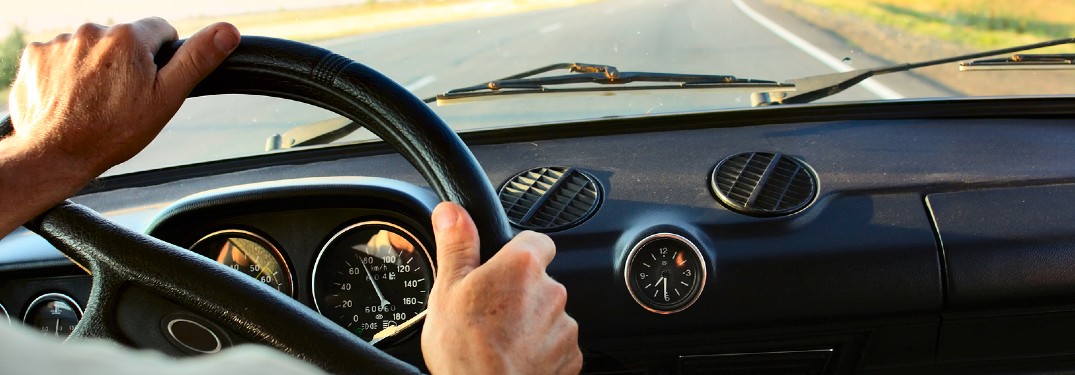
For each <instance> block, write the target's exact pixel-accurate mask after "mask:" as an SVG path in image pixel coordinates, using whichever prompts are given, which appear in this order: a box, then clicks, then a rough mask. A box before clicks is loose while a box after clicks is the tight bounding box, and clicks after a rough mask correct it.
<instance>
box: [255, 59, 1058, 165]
mask: <svg viewBox="0 0 1075 375" xmlns="http://www.w3.org/2000/svg"><path fill="white" fill-rule="evenodd" d="M1061 44H1075V38H1065V39H1056V40H1050V41H1047V42H1041V43H1034V44H1027V45H1022V46H1017V47H1009V48H1002V49H996V50H992V51H985V52H978V53H971V54H966V55H960V56H953V57H946V58H941V59H935V60H928V61H922V62H917V63H905V64H895V65H889V66H882V67H877V68H869V69H857V70H852V71H847V72H842V73H831V74H822V75H816V76H810V77H803V78H798V79H792V80H788V81H787V82H783V83H781V82H776V81H766V80H758V79H743V78H736V77H735V76H730V75H705V74H678V73H649V72H621V71H619V70H618V69H616V68H615V67H613V66H609V65H599V64H581V63H563V64H553V65H549V66H545V67H541V68H538V69H534V70H530V71H526V72H522V73H519V74H515V75H511V76H507V77H504V78H501V79H497V80H493V81H489V82H487V83H483V84H480V85H474V86H468V87H463V88H458V89H454V90H450V91H448V92H446V93H444V94H441V95H437V96H434V97H431V98H426V99H423V101H424V102H426V103H432V102H437V103H438V104H441V103H443V102H446V101H452V100H459V99H468V98H481V97H489V96H495V95H517V94H536V93H554V92H589V91H617V90H667V89H691V88H735V87H738V88H748V89H758V88H761V89H770V90H767V91H761V92H754V93H753V94H751V103H752V104H753V105H754V106H763V105H771V104H798V103H809V102H812V101H815V100H818V99H822V98H825V97H829V96H832V95H835V94H837V93H840V92H842V91H844V90H846V89H848V88H850V87H852V86H855V85H857V84H859V83H860V82H862V81H865V80H866V79H867V78H870V77H874V76H879V75H882V74H889V73H896V72H902V71H907V70H912V69H917V68H922V67H927V66H933V65H940V64H946V63H951V62H957V61H961V60H970V59H977V58H982V57H991V56H996V55H1002V54H1007V53H1015V52H1021V51H1026V50H1031V49H1036V48H1042V47H1050V46H1056V45H1061ZM1072 61H1075V54H1052V55H1027V54H1023V55H1014V56H1012V57H1011V58H1007V59H991V60H979V61H973V62H969V63H962V64H960V70H983V69H985V68H980V67H986V66H992V67H994V68H996V67H997V66H1013V65H1014V66H1018V67H1020V68H1024V69H1033V68H1036V69H1046V68H1052V69H1056V68H1057V66H1059V65H1063V66H1066V67H1068V68H1069V69H1070V68H1073V65H1072ZM965 67H979V68H965ZM565 69H566V70H568V72H569V74H565V75H558V76H545V77H534V76H536V75H540V74H543V73H548V72H551V71H554V70H565ZM1008 69H1013V68H1008ZM632 82H650V83H665V84H663V85H637V86H626V85H624V84H627V83H632ZM572 84H597V85H600V87H569V88H550V87H548V86H557V85H572ZM359 128H361V126H360V125H359V124H357V123H353V122H351V121H350V120H347V119H344V118H341V119H338V120H329V121H323V122H318V123H313V124H307V125H301V126H298V127H295V128H293V129H292V130H290V131H288V132H286V133H284V134H283V135H273V136H272V137H269V139H268V141H267V142H266V143H267V144H266V150H275V149H281V148H290V147H299V146H313V145H320V144H326V143H330V142H333V141H336V140H338V139H340V138H342V137H343V136H345V135H347V134H350V133H351V132H354V131H355V130H358V129H359Z"/></svg>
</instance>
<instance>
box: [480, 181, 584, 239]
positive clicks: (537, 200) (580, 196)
mask: <svg viewBox="0 0 1075 375" xmlns="http://www.w3.org/2000/svg"><path fill="white" fill-rule="evenodd" d="M600 202H601V189H600V187H599V186H598V184H597V181H596V180H595V179H594V178H593V177H591V176H590V175H588V174H586V173H585V172H582V171H579V170H577V169H574V168H568V167H541V168H534V169H531V170H528V171H524V172H522V173H519V174H517V175H515V177H512V178H511V179H509V180H508V181H507V182H505V183H504V186H502V187H501V188H500V203H501V204H503V205H504V210H506V211H507V213H508V220H510V221H511V224H512V225H515V226H516V227H519V228H522V229H530V230H535V231H542V232H552V231H557V230H562V229H567V228H570V227H573V226H575V225H578V224H580V223H582V222H583V221H585V220H586V219H588V218H589V217H590V215H593V213H594V212H595V211H597V206H598V205H599V204H600Z"/></svg>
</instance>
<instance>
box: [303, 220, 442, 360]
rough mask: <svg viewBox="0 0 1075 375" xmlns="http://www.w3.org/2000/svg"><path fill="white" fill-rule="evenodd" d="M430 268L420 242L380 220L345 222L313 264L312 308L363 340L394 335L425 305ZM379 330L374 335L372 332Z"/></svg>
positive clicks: (410, 323)
mask: <svg viewBox="0 0 1075 375" xmlns="http://www.w3.org/2000/svg"><path fill="white" fill-rule="evenodd" d="M434 274H435V273H434V270H433V266H432V263H430V261H429V254H428V253H427V252H426V249H425V247H424V246H423V245H422V242H421V241H418V239H417V238H415V236H414V235H412V234H411V233H410V232H408V231H406V230H405V229H403V228H402V227H400V226H398V225H395V224H392V223H388V222H383V221H367V222H362V223H359V224H355V225H352V226H349V227H347V228H345V229H343V230H342V231H340V232H339V233H336V234H335V235H334V236H332V238H331V239H329V241H328V243H326V244H325V247H324V248H323V249H322V250H321V253H320V254H319V255H318V256H317V262H316V263H315V264H314V275H313V279H314V280H313V296H314V305H315V306H316V307H317V311H318V312H320V313H321V315H324V316H325V317H327V318H329V319H330V320H332V321H334V322H336V324H339V325H340V326H343V327H344V328H346V329H347V330H348V331H351V332H352V333H354V334H356V335H358V336H359V337H361V338H362V339H364V340H366V341H371V340H374V338H375V336H376V338H377V341H380V340H381V339H382V338H386V337H385V336H392V337H391V339H400V338H402V337H404V336H405V333H409V332H408V331H409V330H399V327H408V326H411V325H412V324H413V323H414V321H415V320H417V319H419V315H420V314H421V313H422V312H424V311H425V309H426V300H427V299H428V297H429V290H430V288H431V287H432V285H433V276H434ZM378 333H380V334H378Z"/></svg>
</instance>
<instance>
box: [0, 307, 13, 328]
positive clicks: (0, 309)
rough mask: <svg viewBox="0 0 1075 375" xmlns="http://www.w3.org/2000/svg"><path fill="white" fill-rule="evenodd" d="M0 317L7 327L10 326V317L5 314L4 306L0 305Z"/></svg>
mask: <svg viewBox="0 0 1075 375" xmlns="http://www.w3.org/2000/svg"><path fill="white" fill-rule="evenodd" d="M0 317H3V320H4V321H5V322H7V324H8V325H11V316H10V315H8V314H7V309H6V308H4V305H0Z"/></svg>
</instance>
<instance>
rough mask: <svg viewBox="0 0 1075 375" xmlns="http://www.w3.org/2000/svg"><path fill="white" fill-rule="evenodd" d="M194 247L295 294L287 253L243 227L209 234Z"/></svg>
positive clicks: (273, 285) (221, 261)
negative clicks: (284, 253)
mask: <svg viewBox="0 0 1075 375" xmlns="http://www.w3.org/2000/svg"><path fill="white" fill-rule="evenodd" d="M190 249H191V250H192V251H194V252H196V253H198V254H203V255H205V256H208V257H212V258H214V259H216V261H217V262H218V263H220V264H223V265H225V266H228V267H231V268H233V269H236V270H238V271H239V272H242V273H245V274H247V275H250V277H253V278H255V279H258V281H261V282H263V283H265V284H266V285H268V286H271V287H273V288H275V289H276V290H279V291H280V292H283V293H284V294H286V295H288V296H294V295H295V293H294V292H295V285H294V284H293V283H292V281H291V270H290V269H288V267H287V262H286V261H285V260H284V256H283V254H281V253H280V250H277V249H276V247H275V246H273V245H272V243H270V242H269V240H266V239H265V238H264V237H262V236H259V235H257V234H254V233H251V232H247V231H242V230H224V231H219V232H216V233H213V234H210V235H208V236H205V237H204V238H202V239H200V240H198V242H196V243H194V246H191V248H190Z"/></svg>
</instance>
